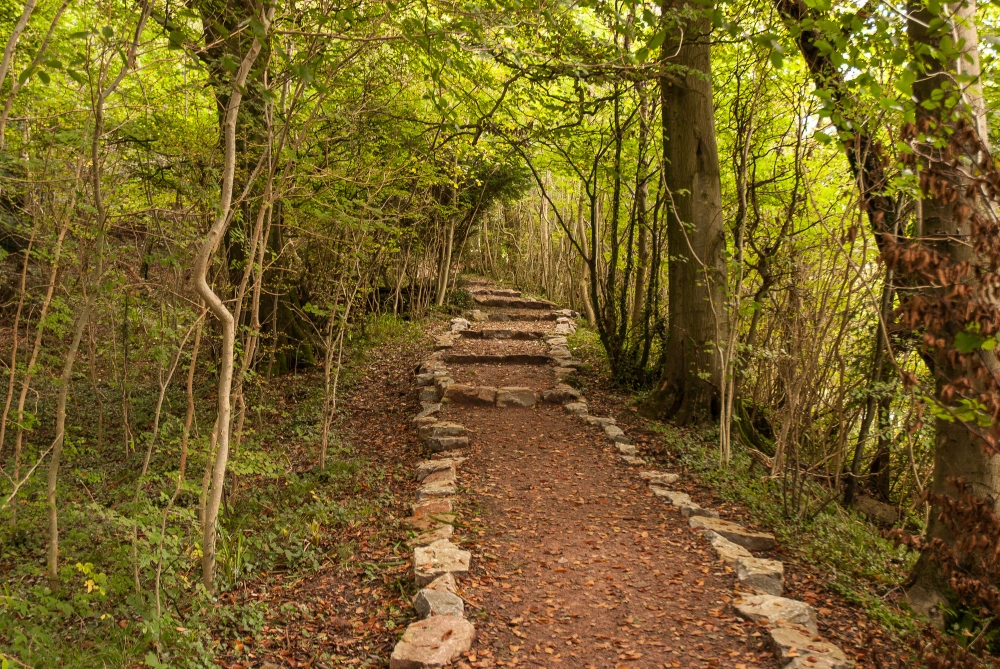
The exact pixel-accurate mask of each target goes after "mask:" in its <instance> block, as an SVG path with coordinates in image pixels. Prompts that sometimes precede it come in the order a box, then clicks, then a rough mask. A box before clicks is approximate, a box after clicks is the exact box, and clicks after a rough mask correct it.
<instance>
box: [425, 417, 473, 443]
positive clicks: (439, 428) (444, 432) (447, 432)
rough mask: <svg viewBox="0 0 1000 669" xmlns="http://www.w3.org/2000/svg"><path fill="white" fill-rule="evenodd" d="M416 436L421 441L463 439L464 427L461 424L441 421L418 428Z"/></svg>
mask: <svg viewBox="0 0 1000 669" xmlns="http://www.w3.org/2000/svg"><path fill="white" fill-rule="evenodd" d="M417 434H418V435H419V436H420V438H421V439H428V438H430V437H464V436H465V426H464V425H462V424H461V423H453V422H451V421H444V420H442V421H437V422H435V423H429V424H427V425H422V426H420V427H419V428H418V429H417Z"/></svg>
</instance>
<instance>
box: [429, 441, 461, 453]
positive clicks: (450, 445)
mask: <svg viewBox="0 0 1000 669" xmlns="http://www.w3.org/2000/svg"><path fill="white" fill-rule="evenodd" d="M424 443H425V444H427V448H429V449H430V451H431V452H432V453H441V452H443V451H451V450H455V449H459V448H467V447H468V446H469V438H468V437H428V438H427V439H424Z"/></svg>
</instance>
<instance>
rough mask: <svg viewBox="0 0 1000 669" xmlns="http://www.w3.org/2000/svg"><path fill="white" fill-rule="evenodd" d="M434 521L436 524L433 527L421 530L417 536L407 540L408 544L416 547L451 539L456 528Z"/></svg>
mask: <svg viewBox="0 0 1000 669" xmlns="http://www.w3.org/2000/svg"><path fill="white" fill-rule="evenodd" d="M422 517H423V518H430V516H422ZM434 522H435V526H434V527H433V528H431V529H428V530H426V531H424V532H421V533H420V534H418V535H417V536H415V537H413V538H412V539H410V540H409V541H407V542H406V545H407V546H409V547H410V548H415V547H417V546H430V545H431V544H432V543H434V542H435V541H441V540H448V539H451V537H452V535H453V534H454V533H455V528H454V527H453V526H451V525H449V524H446V523H438V522H436V521H434Z"/></svg>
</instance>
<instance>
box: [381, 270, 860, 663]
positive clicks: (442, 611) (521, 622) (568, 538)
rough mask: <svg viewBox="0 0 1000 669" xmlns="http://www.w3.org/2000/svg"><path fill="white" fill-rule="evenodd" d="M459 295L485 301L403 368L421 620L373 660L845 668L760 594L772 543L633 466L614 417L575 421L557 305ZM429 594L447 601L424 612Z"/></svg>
mask: <svg viewBox="0 0 1000 669" xmlns="http://www.w3.org/2000/svg"><path fill="white" fill-rule="evenodd" d="M473 290H474V291H476V290H478V291H480V292H479V293H478V294H476V293H475V292H474V294H475V295H476V299H477V300H479V301H480V303H481V304H483V305H488V308H487V307H486V306H484V307H483V308H482V309H481V310H476V311H474V312H473V313H472V315H473V322H471V323H470V322H467V321H465V320H464V319H453V321H452V327H451V331H450V332H445V333H438V334H437V336H436V340H435V341H436V348H437V349H438V352H437V353H435V354H434V355H433V356H431V358H429V359H428V360H427V361H425V362H424V363H423V364H422V365H421V367H420V369H419V370H418V374H417V377H416V378H417V385H418V386H419V399H420V400H421V409H422V412H421V413H420V414H419V415H418V416H417V418H416V419H415V420H414V422H415V424H416V427H417V429H418V431H419V433H420V435H421V436H422V438H423V439H424V440H425V444H426V448H427V449H428V450H429V451H430V452H431V453H430V460H427V461H424V462H423V463H420V464H419V467H418V472H425V473H426V472H429V471H432V470H434V471H437V470H439V469H440V470H441V472H440V473H436V474H434V476H433V477H431V478H428V479H425V480H424V484H423V485H421V487H420V488H418V490H417V497H418V500H420V501H418V503H417V504H415V506H414V514H415V515H414V517H413V518H411V519H409V521H408V522H409V523H410V524H411V526H413V527H414V528H416V530H418V531H427V532H425V534H420V535H418V536H416V537H415V538H414V539H413V540H412V541H413V543H414V544H415V545H416V546H417V548H416V549H415V553H414V573H415V577H416V578H417V579H418V583H421V584H423V585H426V587H427V588H428V589H426V590H422V591H421V593H420V594H419V595H418V599H420V598H424V601H423V602H422V603H421V606H422V607H423V608H421V606H418V610H420V611H421V613H422V614H423V615H425V616H427V617H426V618H425V619H424V620H422V621H420V622H418V623H415V624H413V625H411V627H410V628H409V629H408V630H407V632H406V633H405V634H404V635H403V637H402V640H401V641H400V643H399V644H398V645H397V646H396V649H395V651H394V653H393V659H392V662H391V664H390V666H391V667H392V668H393V669H411V668H417V667H431V666H442V664H443V663H447V662H448V661H450V660H454V661H455V662H456V663H457V666H459V667H494V666H542V667H547V666H569V667H588V668H589V667H593V668H605V667H608V668H615V669H618V668H619V667H636V668H645V667H649V668H653V667H657V668H659V667H735V668H736V669H749V668H751V667H758V668H765V667H767V668H771V667H779V666H787V667H789V668H791V669H799V668H801V667H810V668H813V667H815V668H819V669H821V668H825V669H837V668H838V667H846V666H849V665H848V663H847V662H846V658H844V661H843V662H841V661H840V658H842V657H843V656H842V654H840V652H839V650H837V649H835V648H830V647H829V646H827V645H825V644H824V643H823V642H822V641H821V640H820V639H819V637H817V636H816V614H815V611H814V610H813V609H811V607H809V606H807V605H805V604H803V603H802V602H797V601H794V600H788V599H784V598H781V597H778V596H776V595H780V593H781V588H782V585H781V584H782V578H783V567H782V565H781V563H780V562H778V561H777V560H773V559H770V556H769V554H768V553H767V551H768V550H771V549H772V548H773V545H774V542H773V537H770V535H763V534H757V533H754V532H752V531H749V530H746V529H745V528H743V527H741V526H737V525H731V526H730V525H726V524H725V523H724V522H723V523H721V524H719V521H716V520H714V519H717V518H718V515H719V514H718V513H717V512H715V511H713V510H711V509H704V508H701V507H700V506H698V505H697V504H695V503H694V502H692V501H691V500H690V498H688V497H687V496H686V495H684V494H682V493H678V492H677V491H675V490H672V489H670V488H669V487H668V485H669V484H670V483H673V482H674V481H675V480H676V478H677V477H676V476H673V475H670V474H667V473H664V472H659V473H656V472H653V471H650V470H647V469H646V468H645V467H644V465H645V463H644V462H643V460H642V459H641V458H639V457H637V451H636V448H635V446H633V445H632V442H631V441H630V439H629V438H628V437H627V435H625V433H624V432H623V431H622V430H621V429H619V428H618V427H617V426H615V425H614V423H615V421H614V419H613V418H612V417H593V416H589V414H588V407H587V404H586V398H584V397H582V396H581V395H580V393H579V392H578V391H576V390H574V389H573V388H572V387H571V386H569V385H565V384H564V383H562V382H563V381H566V380H569V381H571V380H572V378H573V377H574V375H575V368H576V367H578V366H579V364H580V363H579V362H578V361H575V360H574V359H573V358H572V355H571V354H570V352H569V349H568V347H567V346H566V340H565V337H564V335H567V334H569V333H571V332H572V330H573V329H574V328H575V325H574V324H573V320H572V318H570V317H568V316H571V315H572V314H567V313H565V312H559V311H554V307H553V305H551V304H542V303H533V302H532V301H531V300H530V299H525V298H522V297H520V296H519V295H512V294H510V293H509V292H507V293H506V294H504V293H501V292H500V291H494V290H491V287H489V286H475V287H473ZM505 299H509V300H511V302H510V304H511V305H512V308H509V309H505V308H504V306H503V305H504V300H505ZM525 356H532V357H525ZM454 449H459V450H454ZM435 451H438V452H437V453H434V452H435ZM440 451H446V452H440ZM456 458H457V459H456ZM640 468H641V469H640ZM445 470H446V471H445ZM642 471H645V474H642V473H641V472H642ZM656 477H660V478H659V479H656ZM644 479H656V480H652V481H650V480H644ZM647 484H648V485H647ZM441 512H447V513H448V515H447V516H446V517H443V518H442V517H440V516H434V515H431V516H427V515H426V514H428V513H429V514H434V513H441ZM452 513H453V514H454V515H451V514H452ZM422 514H423V515H422ZM689 516H690V518H689ZM430 519H434V520H433V521H432V520H430ZM437 521H443V523H441V522H437ZM706 523H708V524H712V523H716V524H714V525H711V528H713V529H714V530H717V532H715V531H705V530H706V528H705V527H699V525H704V524H706ZM428 530H429V531H428ZM692 530H695V531H692ZM720 533H721V534H720ZM728 539H732V541H733V542H736V543H731V542H730V541H729V540H728ZM709 540H711V543H709ZM432 542H433V543H432ZM737 544H738V545H737ZM428 545H429V547H428V548H421V546H428ZM747 548H753V549H754V551H755V553H754V554H753V555H751V553H750V552H749V551H748V550H747ZM421 551H424V552H423V553H421ZM442 551H443V552H442ZM466 551H467V552H466ZM720 558H721V559H720ZM442 574H446V577H447V578H448V579H451V578H452V575H458V576H460V578H459V579H458V581H457V582H456V581H448V582H446V583H443V582H442V581H441V580H434V579H435V577H437V576H440V575H442ZM737 574H738V578H737ZM428 584H429V585H428ZM432 590H433V591H438V590H440V591H445V590H447V591H448V593H449V594H447V595H441V597H450V598H451V599H448V600H447V603H442V604H441V605H440V608H439V609H437V610H435V608H434V604H433V603H428V602H430V600H431V599H434V598H437V597H439V595H436V594H435V595H434V596H433V597H430V598H429V595H428V594H427V593H429V592H431V591H432ZM432 594H433V593H432ZM456 596H457V598H456ZM458 598H460V600H461V601H458ZM435 601H437V600H435ZM441 601H442V602H444V600H441ZM463 603H464V609H463V608H462V604H463ZM456 604H457V606H458V608H457V609H456V607H455V605H456ZM775 607H777V608H775ZM466 619H468V620H471V621H473V622H474V623H475V627H474V629H473V626H472V625H470V624H469V623H468V622H467V621H466ZM762 623H766V624H767V625H774V626H776V627H780V628H781V630H779V633H776V632H774V631H772V630H771V629H769V627H764V626H762V625H761V624H762ZM802 625H804V626H805V627H803V626H802ZM782 630H783V631H782ZM782 634H784V635H785V636H786V637H788V638H784V639H782V638H779V637H781V635H782ZM473 636H475V642H474V643H473V641H472V638H473ZM772 651H775V652H772ZM776 654H777V655H778V657H776Z"/></svg>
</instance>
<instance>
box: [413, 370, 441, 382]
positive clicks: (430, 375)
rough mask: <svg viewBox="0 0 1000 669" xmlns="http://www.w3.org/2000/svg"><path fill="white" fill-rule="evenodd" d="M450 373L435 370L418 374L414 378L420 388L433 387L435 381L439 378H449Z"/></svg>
mask: <svg viewBox="0 0 1000 669" xmlns="http://www.w3.org/2000/svg"><path fill="white" fill-rule="evenodd" d="M447 375H448V372H446V371H445V370H443V369H439V370H435V371H433V372H427V373H426V374H417V375H416V377H414V379H415V381H416V384H417V385H418V386H433V385H434V380H435V379H436V378H438V377H439V376H447Z"/></svg>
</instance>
